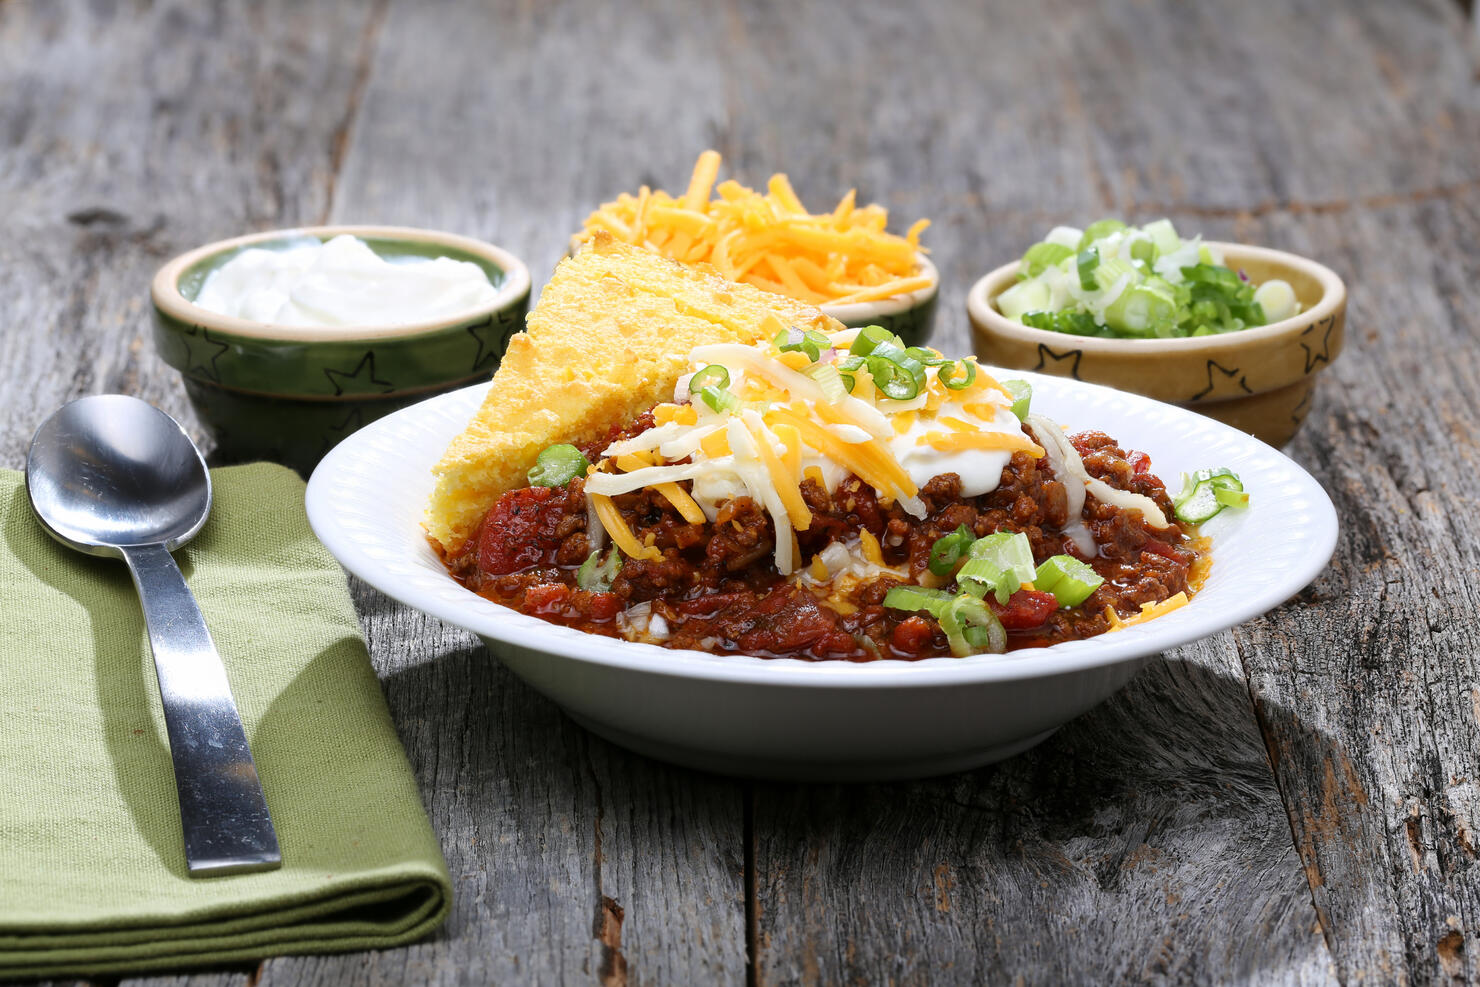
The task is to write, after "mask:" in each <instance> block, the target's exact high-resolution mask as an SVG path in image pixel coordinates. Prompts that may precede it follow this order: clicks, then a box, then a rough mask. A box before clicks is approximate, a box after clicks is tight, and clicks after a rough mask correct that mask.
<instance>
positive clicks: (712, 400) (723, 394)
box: [699, 387, 740, 413]
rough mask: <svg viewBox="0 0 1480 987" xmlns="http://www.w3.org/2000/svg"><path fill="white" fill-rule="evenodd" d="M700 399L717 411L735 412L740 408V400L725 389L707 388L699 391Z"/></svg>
mask: <svg viewBox="0 0 1480 987" xmlns="http://www.w3.org/2000/svg"><path fill="white" fill-rule="evenodd" d="M699 397H700V398H702V399H703V401H704V403H705V404H707V405H709V407H710V408H712V409H713V410H715V411H718V412H721V413H723V412H726V411H734V410H735V409H736V408H739V407H740V399H739V398H737V397H735V395H733V394H731V393H730V392H729V391H727V390H726V389H725V388H723V387H705V388H701V389H700V391H699Z"/></svg>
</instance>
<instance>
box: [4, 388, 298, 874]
mask: <svg viewBox="0 0 1480 987" xmlns="http://www.w3.org/2000/svg"><path fill="white" fill-rule="evenodd" d="M26 492H27V493H28V494H29V495H30V498H31V508H32V509H33V510H34V511H35V512H36V517H37V519H38V520H40V522H41V524H42V526H43V527H44V528H45V529H46V530H47V533H49V534H50V535H51V536H52V537H53V538H55V539H56V540H57V541H59V542H61V543H62V544H63V545H66V546H67V547H69V548H74V549H76V550H77V551H79V552H86V553H87V554H88V555H104V556H111V557H114V558H121V559H123V561H124V562H126V563H127V564H128V568H129V573H130V574H131V575H132V576H133V577H134V586H135V587H136V588H137V589H138V591H139V599H140V601H141V602H142V603H143V605H144V620H145V623H146V624H147V625H148V628H149V647H150V648H151V649H152V650H153V652H154V669H155V672H156V673H157V674H158V676H159V693H160V698H161V699H163V701H164V719H165V726H166V728H167V730H168V732H169V738H170V757H171V759H172V760H173V761H174V765H175V790H176V793H177V794H178V795H179V798H180V822H181V826H182V828H183V830H184V833H185V861H186V864H187V866H188V867H189V869H190V874H191V876H192V877H205V876H214V875H217V874H231V873H239V872H243V871H256V870H271V869H272V868H275V867H279V866H281V865H282V860H283V858H282V854H281V853H280V852H279V850H278V842H277V834H276V833H275V832H274V831H273V828H272V819H271V818H270V817H269V816H268V813H267V801H266V800H265V799H264V798H263V795H262V785H261V783H260V782H258V780H257V766H256V764H254V763H253V761H252V752H251V751H250V750H249V749H248V748H247V737H246V733H245V732H244V731H243V730H242V721H241V716H240V714H238V713H237V709H236V703H235V702H234V701H233V700H232V698H231V687H230V686H229V685H228V684H227V681H226V669H225V667H224V666H222V664H221V656H220V655H219V654H217V653H216V645H215V643H214V642H212V640H211V634H210V632H209V631H208V630H206V624H205V620H204V618H202V617H201V613H200V607H198V606H197V605H196V602H195V597H193V596H191V595H190V588H189V587H188V586H186V585H185V579H184V577H183V576H181V575H180V570H179V568H177V567H176V565H175V560H174V558H173V557H172V556H171V555H170V552H171V551H173V550H174V549H176V548H179V547H180V546H181V545H183V544H185V543H186V542H187V541H189V540H190V539H191V538H192V537H194V535H195V533H196V532H197V531H199V530H200V529H201V526H202V525H204V524H205V523H206V516H207V515H208V514H210V512H211V478H210V474H209V473H207V472H206V464H205V460H204V459H202V458H201V455H200V451H199V450H198V449H196V448H195V444H194V443H192V442H191V441H190V437H189V436H188V435H186V434H185V431H184V430H183V429H182V428H180V426H179V425H178V424H177V423H176V422H175V420H174V419H173V418H171V417H170V416H169V415H166V414H165V413H164V412H162V411H160V410H158V409H157V408H155V407H153V406H152V405H149V404H147V403H145V402H143V401H140V400H139V399H138V398H131V397H127V396H125V395H122V394H102V395H97V396H95V397H87V398H81V399H79V400H77V401H73V402H72V403H71V404H68V405H66V406H64V407H63V408H62V409H61V410H59V411H57V412H56V413H55V414H53V415H52V416H51V417H50V418H48V419H47V420H46V421H44V422H42V423H41V427H40V428H38V429H37V430H36V435H35V437H34V438H33V439H32V440H31V452H30V455H29V456H28V457H27V459H26Z"/></svg>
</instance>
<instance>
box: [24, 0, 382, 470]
mask: <svg viewBox="0 0 1480 987" xmlns="http://www.w3.org/2000/svg"><path fill="white" fill-rule="evenodd" d="M368 13H369V11H368V10H367V7H366V5H365V4H363V3H353V4H332V5H317V4H315V5H307V6H305V5H301V4H294V3H267V4H253V5H234V4H217V5H213V6H203V5H200V4H194V3H185V2H178V3H177V2H161V3H158V4H155V5H152V6H149V7H148V8H147V9H138V8H137V6H136V5H134V4H123V3H97V4H89V5H84V4H80V3H73V4H60V3H59V4H51V3H36V4H26V3H8V4H4V5H3V6H0V92H3V93H4V94H5V98H4V99H3V100H0V134H4V135H5V139H4V140H0V203H4V209H3V210H0V230H3V232H4V235H3V236H0V298H3V299H4V302H3V305H4V312H5V320H4V323H3V332H4V333H5V337H6V359H4V360H0V394H3V395H5V400H3V401H0V463H3V464H4V465H7V466H12V467H18V466H20V465H22V464H23V463H24V461H25V450H26V446H27V444H28V443H29V441H30V437H31V433H32V432H33V431H34V430H35V428H36V425H37V424H39V422H40V419H41V418H42V417H44V416H45V414H47V413H49V412H50V411H51V410H52V409H53V408H55V407H57V406H59V405H61V404H62V403H64V402H66V401H68V400H70V399H72V398H75V397H79V396H81V395H84V394H90V393H96V392H103V391H125V392H128V393H132V394H136V395H138V396H140V397H142V398H144V399H146V400H148V401H151V402H153V403H154V404H156V405H158V406H160V407H162V408H163V409H164V410H165V411H167V412H169V413H170V414H171V415H174V416H175V417H176V418H178V419H180V420H181V421H182V422H184V423H185V424H187V426H190V427H191V430H192V434H193V435H194V436H195V437H196V438H197V439H200V438H201V433H200V432H199V430H198V429H195V428H194V427H193V426H194V422H195V417H194V413H193V412H192V411H191V409H190V407H189V405H188V403H187V402H186V400H185V394H184V390H183V388H182V387H181V385H180V380H179V375H178V374H176V372H175V371H174V370H172V369H170V368H169V367H167V366H166V365H165V364H164V363H163V362H162V361H161V360H159V358H158V357H156V356H155V355H154V352H153V344H152V342H151V340H150V332H151V330H150V325H149V319H150V315H149V280H150V278H151V277H152V276H153V274H154V271H155V270H156V269H157V268H158V267H159V265H160V264H162V263H163V262H164V261H165V260H167V259H168V258H169V257H171V256H173V255H174V254H176V253H179V252H181V251H184V250H188V249H190V248H191V247H195V246H199V245H200V244H202V243H205V242H208V241H210V240H214V239H218V238H221V237H225V236H231V235H235V234H238V233H243V232H247V231H249V230H255V229H266V228H272V227H279V226H291V225H295V224H301V223H305V222H315V221H319V220H321V219H322V218H323V216H324V215H325V213H326V212H327V209H328V196H329V189H330V176H331V175H332V174H333V170H334V160H333V158H334V154H333V144H334V135H335V134H336V133H337V132H338V131H339V130H340V129H341V128H342V127H343V124H344V114H345V111H346V107H347V106H348V105H349V102H350V92H351V90H352V88H353V83H354V79H355V64H354V56H355V47H354V45H353V44H349V45H346V44H345V43H344V40H345V39H346V38H348V39H355V38H357V37H359V36H360V34H361V32H362V31H363V30H364V29H365V27H366V26H367V23H368Z"/></svg>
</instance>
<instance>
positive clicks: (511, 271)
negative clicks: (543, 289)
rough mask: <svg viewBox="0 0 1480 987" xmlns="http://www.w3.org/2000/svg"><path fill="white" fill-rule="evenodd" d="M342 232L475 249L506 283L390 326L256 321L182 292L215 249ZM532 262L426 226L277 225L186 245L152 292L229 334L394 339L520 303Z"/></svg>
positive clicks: (188, 319) (183, 315) (187, 317)
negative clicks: (438, 313)
mask: <svg viewBox="0 0 1480 987" xmlns="http://www.w3.org/2000/svg"><path fill="white" fill-rule="evenodd" d="M340 234H349V235H351V236H357V237H361V238H362V239H363V238H370V239H376V240H402V241H406V242H410V243H427V244H434V245H443V246H448V247H453V248H456V249H458V250H461V251H463V252H464V253H469V254H475V255H477V256H479V257H482V258H484V259H485V260H488V261H490V262H492V263H493V264H496V265H497V266H498V267H500V268H502V269H503V271H504V274H505V278H504V283H503V284H502V285H500V286H499V288H498V290H497V292H496V293H495V294H494V296H493V298H492V299H491V300H489V301H488V302H487V303H485V304H483V305H479V306H477V307H476V308H470V309H466V310H465V311H463V312H460V313H458V314H456V315H452V316H447V317H444V318H440V319H436V320H434V321H429V322H406V323H398V324H396V325H389V326H281V325H275V324H273V323H270V322H255V321H253V320H251V319H240V318H237V317H236V316H233V315H222V314H221V313H220V312H213V311H211V310H210V309H208V308H202V307H201V306H199V305H197V304H195V303H194V302H192V301H190V300H189V299H187V298H186V297H185V295H184V294H183V293H181V291H180V277H181V275H182V274H183V273H184V272H185V271H186V270H187V269H189V268H190V267H192V266H193V265H195V264H197V263H199V262H200V261H202V260H206V259H207V258H210V257H213V256H215V255H216V254H220V253H224V252H226V251H228V250H234V249H236V248H238V247H246V246H251V245H253V244H256V243H265V242H268V241H272V240H283V239H287V238H289V237H317V238H320V239H325V240H327V239H329V238H331V237H334V236H338V235H340ZM529 290H530V278H529V267H528V266H527V265H526V264H525V263H524V261H522V260H520V259H519V258H518V257H516V256H515V255H514V254H512V253H510V252H509V251H508V250H505V249H504V248H503V247H499V246H496V245H494V244H492V243H488V242H487V241H484V240H478V239H475V238H473V237H469V236H462V235H460V234H457V233H447V232H444V231H442V230H428V229H421V228H419V227H414V226H376V225H363V224H348V225H337V224H332V225H323V226H294V227H287V228H284V229H277V230H263V231H261V232H258V233H246V234H243V235H242V236H234V237H229V238H227V239H225V240H216V241H214V242H212V243H207V244H204V245H203V246H199V247H196V248H195V249H194V250H187V251H186V252H185V253H183V254H180V255H179V256H177V257H174V258H172V259H171V260H169V261H167V262H166V263H165V264H164V266H162V267H161V268H160V269H159V270H158V271H156V272H155V274H154V278H153V280H152V281H150V283H149V297H150V300H151V301H152V302H153V303H154V306H155V308H157V309H158V310H159V311H161V312H163V313H164V314H165V315H168V316H170V317H172V318H174V319H177V320H179V321H181V322H185V323H189V324H191V325H200V326H205V327H207V328H209V329H211V330H212V331H215V332H224V333H230V334H231V335H234V336H242V337H246V338H248V339H260V340H264V341H272V342H290V343H328V342H355V341H360V340H366V339H395V338H402V337H406V338H409V337H415V336H422V335H431V334H433V333H436V332H440V331H442V330H445V329H449V328H453V327H456V326H461V325H464V324H466V323H467V322H469V321H470V320H474V319H478V318H481V317H484V316H489V315H492V314H493V313H495V312H498V311H500V310H501V309H504V308H507V307H508V306H510V305H511V304H513V303H515V302H517V301H518V300H519V299H520V298H521V297H523V296H526V295H528V294H529Z"/></svg>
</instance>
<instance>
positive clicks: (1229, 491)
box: [1172, 467, 1249, 524]
mask: <svg viewBox="0 0 1480 987" xmlns="http://www.w3.org/2000/svg"><path fill="white" fill-rule="evenodd" d="M1247 506H1249V495H1248V494H1247V493H1245V492H1244V484H1243V481H1241V480H1240V479H1239V478H1238V474H1236V473H1234V472H1233V470H1231V469H1226V468H1224V467H1214V468H1209V469H1200V470H1198V471H1197V472H1196V473H1193V474H1192V475H1191V476H1189V475H1187V474H1186V473H1183V474H1182V489H1181V491H1180V492H1178V493H1177V495H1176V496H1175V497H1173V498H1172V508H1173V511H1174V512H1175V513H1176V515H1177V520H1178V521H1182V522H1184V523H1186V524H1202V523H1203V522H1204V521H1207V520H1209V519H1211V518H1213V517H1215V516H1217V514H1218V513H1219V512H1220V511H1222V510H1223V509H1224V508H1225V507H1247Z"/></svg>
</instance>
